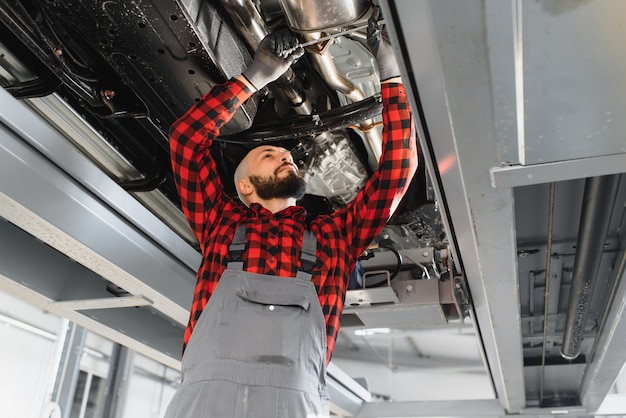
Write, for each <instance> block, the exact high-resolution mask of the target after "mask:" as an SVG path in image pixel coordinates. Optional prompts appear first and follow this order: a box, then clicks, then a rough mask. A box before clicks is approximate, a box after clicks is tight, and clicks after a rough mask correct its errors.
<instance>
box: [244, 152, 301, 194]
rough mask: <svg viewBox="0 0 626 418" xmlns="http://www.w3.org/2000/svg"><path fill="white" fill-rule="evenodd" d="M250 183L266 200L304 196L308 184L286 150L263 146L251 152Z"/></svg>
mask: <svg viewBox="0 0 626 418" xmlns="http://www.w3.org/2000/svg"><path fill="white" fill-rule="evenodd" d="M250 153H251V155H250V157H251V158H250V173H251V174H250V176H249V179H250V183H251V184H252V185H253V186H254V188H255V190H256V193H257V195H258V196H259V197H260V198H261V199H264V200H269V199H274V198H278V199H283V198H290V197H293V198H295V199H300V198H301V197H302V196H304V193H305V190H306V183H305V182H304V179H303V178H302V176H300V172H299V170H298V167H296V165H295V164H294V162H293V157H292V156H291V153H290V152H289V151H288V150H286V149H285V148H280V147H274V146H261V147H257V148H255V149H253V150H252V151H250Z"/></svg>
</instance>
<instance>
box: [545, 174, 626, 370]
mask: <svg viewBox="0 0 626 418" xmlns="http://www.w3.org/2000/svg"><path fill="white" fill-rule="evenodd" d="M619 180H620V174H613V175H609V176H601V177H590V178H588V179H587V180H586V181H585V192H584V196H583V204H582V213H581V216H580V226H579V228H578V240H577V242H576V258H575V259H574V272H573V273H572V287H571V289H570V295H569V308H568V311H567V319H566V320H565V330H564V332H563V346H562V347H561V356H562V357H563V358H564V359H566V360H573V359H575V358H576V357H578V355H579V354H580V344H581V342H582V339H583V334H584V331H585V320H586V318H587V312H588V309H589V304H590V302H591V297H592V295H593V289H594V287H595V282H596V278H597V276H598V269H599V268H600V261H601V258H602V253H603V251H604V243H605V241H606V235H607V232H608V228H609V221H610V219H611V212H612V211H613V206H614V205H615V199H616V195H617V188H618V185H619ZM546 280H547V279H546Z"/></svg>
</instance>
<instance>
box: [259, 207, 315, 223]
mask: <svg viewBox="0 0 626 418" xmlns="http://www.w3.org/2000/svg"><path fill="white" fill-rule="evenodd" d="M250 210H251V211H252V213H253V214H254V215H255V216H257V217H259V218H271V217H275V218H277V219H283V218H290V219H293V220H294V221H296V222H304V220H305V219H306V209H304V208H303V207H302V206H289V207H288V208H285V209H283V210H281V211H280V212H276V213H272V212H271V211H269V210H267V209H265V208H264V207H263V206H262V205H261V204H260V203H256V202H255V203H252V204H251V205H250Z"/></svg>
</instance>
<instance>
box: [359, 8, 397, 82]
mask: <svg viewBox="0 0 626 418" xmlns="http://www.w3.org/2000/svg"><path fill="white" fill-rule="evenodd" d="M380 16H381V13H380V7H378V6H376V7H374V11H373V12H372V15H371V16H370V18H369V20H368V21H367V45H368V46H369V47H370V49H371V50H372V53H373V54H374V57H376V62H377V63H378V73H379V75H380V81H385V80H389V79H390V78H394V77H398V76H400V68H399V67H398V62H397V61H396V57H395V55H394V53H393V49H392V48H391V44H390V43H389V35H388V34H387V31H386V30H385V29H381V28H380V25H379V23H378V21H379V20H380Z"/></svg>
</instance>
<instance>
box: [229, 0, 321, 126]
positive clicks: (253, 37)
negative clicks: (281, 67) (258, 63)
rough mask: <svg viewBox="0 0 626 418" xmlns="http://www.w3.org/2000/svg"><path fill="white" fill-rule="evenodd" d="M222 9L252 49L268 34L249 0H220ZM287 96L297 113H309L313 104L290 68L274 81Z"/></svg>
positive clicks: (254, 49) (261, 19)
mask: <svg viewBox="0 0 626 418" xmlns="http://www.w3.org/2000/svg"><path fill="white" fill-rule="evenodd" d="M221 3H222V5H223V6H224V9H225V10H226V11H227V12H228V15H229V16H230V18H231V19H232V20H233V22H234V23H235V26H236V29H237V31H238V32H239V33H240V34H241V36H242V37H243V39H244V40H245V42H246V44H247V45H248V47H249V48H250V49H251V50H252V51H256V49H257V47H258V46H259V43H261V41H262V40H263V38H265V37H266V36H267V35H268V34H269V30H268V29H267V26H265V22H264V21H263V18H262V17H261V15H260V14H259V11H258V10H257V8H256V7H255V6H254V4H253V3H252V1H251V0H221ZM275 83H276V84H277V85H278V86H280V87H281V88H282V89H283V91H284V92H285V95H286V96H287V98H288V100H289V103H290V104H291V107H292V108H293V109H294V111H295V112H296V113H297V114H299V115H310V114H311V113H312V112H313V106H312V105H311V103H310V102H309V100H308V99H307V97H306V96H305V94H304V93H303V92H302V91H301V90H300V88H299V87H298V85H297V83H296V82H295V76H294V74H293V71H292V70H291V68H290V69H289V70H287V72H285V74H283V75H282V76H281V77H280V78H279V79H278V80H276V82H275Z"/></svg>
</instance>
